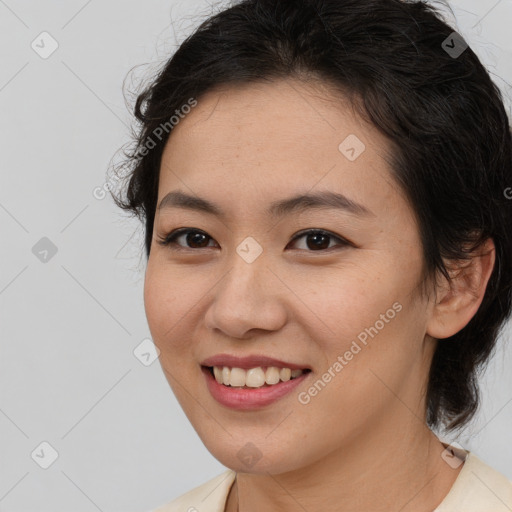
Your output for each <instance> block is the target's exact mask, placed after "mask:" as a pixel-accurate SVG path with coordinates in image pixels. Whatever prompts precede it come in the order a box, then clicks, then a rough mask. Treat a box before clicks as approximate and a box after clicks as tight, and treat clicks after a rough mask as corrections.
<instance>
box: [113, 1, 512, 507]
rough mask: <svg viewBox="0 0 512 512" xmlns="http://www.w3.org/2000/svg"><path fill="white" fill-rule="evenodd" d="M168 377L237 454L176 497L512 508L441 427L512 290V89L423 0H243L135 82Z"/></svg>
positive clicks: (188, 406)
mask: <svg viewBox="0 0 512 512" xmlns="http://www.w3.org/2000/svg"><path fill="white" fill-rule="evenodd" d="M135 114H136V116H137V118H138V119H139V121H140V122H141V130H140V132H139V134H138V136H137V138H136V140H135V146H134V148H133V150H132V152H131V153H130V154H129V158H128V160H127V161H126V162H125V163H124V165H125V166H128V168H129V170H130V174H129V181H128V183H127V186H126V189H125V190H124V191H123V192H124V195H123V197H117V198H116V201H117V204H118V205H119V206H121V207H122V208H125V209H127V210H129V211H131V212H133V213H134V214H137V215H138V216H139V217H140V218H141V220H143V221H144V222H145V230H146V236H145V244H146V246H145V248H146V255H147V256H148V261H147V269H146V276H145V289H144V300H145V310H146V315H147V319H148V323H149V327H150V330H151V334H152V336H153V340H154V342H155V344H156V345H157V347H158V348H159V350H160V363H161V366H162V369H163V371H164V372H165V375H166V378H167V379H168V382H169V384H170V386H171V388H172V390H173V392H174V393H175V395H176V397H177V399H178V401H179V403H180V405H181V406H182V407H183V410H184V412H185V413H186V415H187V417H188V418H189V420H190V422H191V423H192V426H193V427H194V429H195V430H196V431H197V433H198V435H199V436H200V438H201V439H202V441H203V442H204V444H205V446H206V447H207V449H208V450H209V451H210V452H211V453H212V454H213V456H214V457H216V458H217V459H218V460H219V461H220V462H221V463H222V464H223V465H225V466H226V467H227V468H229V470H227V471H226V472H225V473H224V474H222V475H219V476H218V477H217V478H215V479H214V480H212V481H210V482H207V483H205V484H204V485H202V486H200V487H199V488H196V489H194V490H192V491H191V492H189V493H187V494H185V495H183V496H182V497H180V498H178V499H177V500H175V501H173V502H172V503H170V504H168V505H167V506H164V507H162V508H159V509H158V511H159V512H164V511H166V512H170V511H178V510H179V511H185V510H189V511H194V510H199V511H201V512H204V511H212V512H213V511H227V512H233V511H240V512H252V511H256V510H258V511H259V510H269V511H273V510H279V511H291V510H307V511H316V510H329V511H331V510H336V511H343V512H345V511H391V510H393V511H398V510H400V511H401V512H410V511H414V512H423V511H432V510H434V509H435V510H436V511H438V512H441V511H442V512H448V511H456V510H457V511H459V510H464V511H465V512H473V511H486V512H488V511H493V512H497V511H502V510H503V511H505V510H511V509H512V484H511V482H509V481H508V480H507V479H506V478H505V476H504V475H502V474H500V473H499V472H497V471H495V470H494V469H492V468H490V467H489V466H487V465H486V464H485V463H484V462H482V461H481V460H480V459H478V457H477V456H476V455H474V454H473V453H469V452H467V451H466V450H464V449H462V448H458V447H451V446H447V445H446V444H444V443H442V442H441V441H440V439H439V438H438V437H437V435H436V434H435V433H434V432H433V429H440V428H445V429H446V430H447V431H455V430H457V429H460V428H461V427H462V426H464V425H466V424H467V423H468V421H469V420H470V419H471V418H472V416H473V415H474V413H475V411H476V409H477V406H478V403H479V402H478V388H477V386H476V371H477V370H478V369H479V368H481V367H482V365H483V364H484V363H485V362H486V361H487V360H488V358H489V356H490V354H491V353H492V349H493V347H494V346H495V342H496V339H497V337H498V334H499V333H500V330H501V328H502V326H503V324H504V322H505V321H506V319H507V318H508V316H509V315H510V311H511V286H510V285H511V281H512V238H511V236H510V226H512V202H511V201H510V199H509V198H508V197H507V192H506V191H507V187H510V185H511V183H512V143H511V133H510V127H509V120H508V119H507V115H506V113H505V110H504V107H503V103H502V98H501V95H500V93H499V91H498V89H497V88H496V87H495V85H494V84H493V83H492V81H491V80H490V78H489V75H488V73H487V72H486V70H485V69H484V67H483V66H482V64H481V63H480V62H479V60H478V59H477V57H476V56H475V54H474V53H473V51H472V50H471V49H470V48H469V47H468V46H467V45H466V43H465V42H464V40H463V39H462V38H461V37H460V36H458V35H457V34H456V33H455V32H453V30H452V29H451V28H450V27H449V26H448V25H447V24H446V23H445V22H444V21H442V20H441V18H440V15H439V14H438V13H437V12H436V11H435V10H434V9H433V8H432V7H429V6H427V5H425V4H424V3H421V2H402V1H399V0H344V1H340V0H309V1H306V0H302V1H294V2H292V1H284V0H278V1H276V0H245V1H242V2H239V3H237V4H236V5H233V6H232V7H230V8H228V9H226V10H224V11H222V12H220V13H219V14H217V15H215V16H213V17H212V18H211V19H209V20H207V21H205V22H204V23H203V24H202V25H201V26H200V27H199V28H198V29H197V30H196V31H195V33H194V34H193V35H192V36H190V37H189V38H188V39H187V40H186V41H185V42H184V43H183V44H182V45H181V46H180V48H179V49H178V51H177V52H176V53H175V55H173V57H172V58H171V59H170V60H169V62H168V63H166V65H165V67H164V68H163V69H162V70H161V72H160V73H159V74H158V76H157V78H156V79H155V80H154V82H153V83H152V84H151V85H150V86H149V87H148V88H147V89H146V90H145V91H144V92H143V93H142V94H141V95H140V96H139V97H138V100H137V103H136V108H135Z"/></svg>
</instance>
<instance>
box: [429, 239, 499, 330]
mask: <svg viewBox="0 0 512 512" xmlns="http://www.w3.org/2000/svg"><path fill="white" fill-rule="evenodd" d="M495 256H496V250H495V246H494V242H493V240H492V238H488V239H487V240H486V241H485V242H484V243H483V244H482V245H481V246H480V247H479V248H478V249H476V250H475V252H474V253H473V254H472V256H471V259H470V260H462V261H460V262H458V263H457V262H453V263H451V266H450V269H449V275H450V281H449V282H448V281H447V280H446V279H445V278H444V276H442V283H441V284H440V285H439V286H438V291H437V293H436V299H435V304H433V306H432V314H431V317H430V319H429V321H428V324H427V334H428V335H429V336H431V337H433V338H437V339H443V338H448V337H450V336H453V335H454V334H456V333H458V332H459V331H460V330H462V329H463V328H464V327H465V326H466V325H467V324H468V323H469V321H470V320H471V318H473V316H474V315H475V314H476V312H477V311H478V308H479V307H480V304H481V303H482V300H483V298H484V295H485V290H486V288H487V283H488V282H489V279H490V277H491V274H492V271H493V268H494V262H495Z"/></svg>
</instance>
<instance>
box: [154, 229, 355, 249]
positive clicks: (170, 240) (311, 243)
mask: <svg viewBox="0 0 512 512" xmlns="http://www.w3.org/2000/svg"><path fill="white" fill-rule="evenodd" d="M182 237H185V238H184V239H185V243H186V244H187V245H186V246H183V245H181V244H179V243H177V241H178V240H179V239H180V238H182ZM301 238H306V240H307V241H306V249H304V248H302V249H303V250H308V249H310V251H309V252H319V251H323V250H325V249H331V248H332V246H330V241H329V239H334V240H337V241H338V242H339V243H338V245H341V246H347V245H352V244H351V243H350V242H348V241H347V240H345V239H343V238H341V237H339V236H337V235H334V234H332V233H329V232H328V231H324V230H322V229H308V230H305V231H301V232H299V233H298V234H296V235H295V236H294V237H293V238H292V241H291V243H293V242H296V241H297V240H300V239H301ZM208 239H210V240H212V241H213V238H211V237H210V236H209V235H208V234H206V233H205V232H204V231H201V230H199V229H191V228H180V229H176V230H174V231H172V232H171V233H169V234H168V235H166V236H165V237H163V238H161V237H159V238H158V243H159V244H160V245H163V246H173V247H172V248H173V250H187V249H196V248H198V249H205V248H208V247H212V246H211V245H210V246H209V245H208ZM189 244H190V245H189ZM335 245H336V244H335Z"/></svg>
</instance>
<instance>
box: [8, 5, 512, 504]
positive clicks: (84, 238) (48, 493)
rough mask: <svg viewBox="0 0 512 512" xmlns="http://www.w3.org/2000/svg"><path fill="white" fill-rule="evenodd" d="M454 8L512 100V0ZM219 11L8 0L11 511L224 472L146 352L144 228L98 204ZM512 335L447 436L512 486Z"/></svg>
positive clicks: (182, 486) (120, 499)
mask: <svg viewBox="0 0 512 512" xmlns="http://www.w3.org/2000/svg"><path fill="white" fill-rule="evenodd" d="M219 5H227V3H226V2H224V3H220V4H219V3H217V4H215V6H214V8H215V9H218V8H219V7H218V6H219ZM451 6H452V7H453V9H454V11H455V14H456V18H457V23H458V25H457V26H456V28H457V30H458V31H459V32H460V33H462V35H463V36H464V37H465V38H466V40H467V41H468V42H469V43H470V45H471V46H472V48H473V49H474V50H475V51H476V53H477V54H478V55H479V56H480V57H481V59H482V60H483V61H484V63H485V64H486V66H487V68H488V69H489V71H490V72H491V73H492V74H493V76H494V77H495V80H496V83H497V84H498V85H499V86H500V88H501V89H502V90H503V92H504V93H505V94H506V95H507V97H508V98H510V96H511V88H510V85H507V84H510V83H511V82H512V36H511V31H510V21H512V0H499V1H498V0H458V1H454V2H452V3H451ZM211 12H212V5H211V2H208V1H206V0H194V1H192V0H187V1H177V0H146V1H144V2H143V1H140V0H139V1H135V0H122V1H121V0H108V1H101V2H100V1H99V0H89V1H86V0H68V1H66V2H64V1H57V0H53V1H50V0H48V1H41V0H39V1H36V0H24V1H22V0H5V1H0V43H1V66H0V112H1V115H0V133H1V141H2V143H1V151H0V169H1V170H0V227H1V243H0V257H1V265H0V329H1V331H0V344H1V345H0V346H1V349H0V433H1V435H0V461H1V463H0V510H1V511H12V512H22V511H23V512H27V511H34V512H35V511H37V512H50V511H52V512H53V511H56V510H68V511H72V512H94V511H96V510H100V511H104V512H107V511H112V512H114V511H116V512H117V511H119V512H120V511H125V512H138V511H140V512H144V511H148V510H150V509H152V508H154V507H156V506H157V505H160V504H162V503H165V502H168V501H170V500H171V499H172V498H174V497H175V496H177V495H179V494H182V493H183V492H185V491H186V490H189V489H191V488H192V487H194V486H196V485H198V484H200V483H202V482H204V481H206V480H207V479H209V478H211V477H213V476H215V475H216V474H218V473H220V472H221V471H223V470H224V469H225V468H224V467H223V466H222V465H221V464H220V463H219V462H218V461H217V460H215V459H214V458H213V457H212V456H211V455H210V453H209V452H208V451H207V450H206V448H205V447H204V446H203V444H202V443H201V441H200V439H199V438H198V437H197V435H196V433H195V431H194V430H193V428H192V427H191V425H190V424H189V423H188V420H187V419H186V417H185V415H184V413H183V412H182V411H181V409H180V407H179V405H178V404H177V402H176V400H175V398H174V396H173V394H172V392H171V390H170V388H169V386H168V384H167V381H166V380H165V378H164V376H163V373H162V371H161V368H160V365H159V363H158V361H154V362H153V364H148V360H147V359H148V357H149V356H144V357H145V359H144V357H142V356H141V355H140V354H141V353H145V352H147V350H146V348H145V347H146V345H144V344H143V345H142V346H140V345H141V343H148V341H145V342H144V340H146V339H147V338H149V337H150V333H149V329H148V326H147V323H146V318H145V314H144V305H143V295H142V287H143V279H144V266H145V260H144V255H143V254H142V238H141V234H142V230H141V226H139V224H138V223H137V221H136V220H134V219H130V218H129V217H128V216H127V215H126V214H125V213H123V212H121V211H120V210H118V209H117V208H116V207H115V205H114V204H113V202H112V200H111V199H110V196H109V195H108V194H107V195H106V196H105V197H104V198H103V199H102V198H101V197H99V198H98V196H101V194H98V193H97V194H94V191H95V190H97V188H98V187H100V188H101V187H102V186H103V185H104V184H105V181H106V179H107V177H106V173H107V170H108V168H109V165H110V164H111V159H112V158H113V157H114V155H115V153H116V151H117V150H118V149H119V148H120V147H121V146H122V145H123V144H124V143H125V142H127V141H128V140H129V125H130V123H131V121H132V118H131V112H130V111H129V110H128V109H127V107H126V105H125V100H124V97H123V92H122V84H123V80H124V79H125V77H126V76H127V74H128V72H129V71H130V70H131V69H132V68H134V66H137V67H136V68H135V69H134V70H133V72H132V76H133V77H134V78H137V79H140V78H144V77H147V76H150V73H151V70H152V69H154V66H156V65H159V64H160V63H161V62H163V61H164V60H166V59H167V58H169V56H170V55H171V54H172V53H173V52H174V51H175V49H176V47H177V44H179V43H180V42H181V41H183V39H184V38H185V37H186V36H187V35H188V34H189V33H190V32H191V31H192V30H193V28H194V27H195V26H197V25H198V24H199V23H200V22H201V21H202V20H203V19H204V17H205V16H207V15H209V14H210V13H211ZM57 45H58V46H57ZM52 51H53V53H51V52H52ZM50 53H51V54H50ZM144 64H150V65H149V66H139V65H144ZM130 83H131V82H130V80H127V88H128V90H129V89H130ZM136 83H137V80H134V84H135V85H136ZM129 99H130V98H129V97H128V100H129ZM507 101H508V100H507ZM507 109H508V111H509V113H510V103H509V102H507ZM482 122H485V120H482ZM510 185H511V186H512V182H511V184H510ZM510 337H511V330H510V326H508V330H507V331H506V334H505V335H504V336H503V337H502V339H501V341H500V344H499V349H498V351H497V353H496V356H495V358H494V359H493V360H492V362H491V364H490V366H489V369H488V371H487V372H486V373H485V374H484V375H483V376H482V379H481V386H482V390H483V406H482V408H481V410H480V411H479V414H478V416H477V418H476V419H475V421H474V422H473V423H472V424H471V426H470V427H468V428H467V429H466V430H465V431H464V433H463V434H462V435H461V436H459V437H458V438H457V439H453V438H452V439H450V440H451V441H457V442H459V443H460V444H461V445H463V446H464V447H465V448H468V449H471V450H473V451H475V452H476V453H477V455H478V456H479V457H480V458H482V459H483V460H484V461H486V462H487V463H489V464H490V465H492V466H493V467H495V468H496V469H497V470H499V471H501V472H502V473H504V474H505V475H506V476H508V478H510V479H512V443H511V442H510V441H511V432H512V428H511V426H512V372H511V371H510V368H511V367H512V349H511V346H510ZM139 346H140V347H139ZM138 347H139V348H138ZM137 354H138V355H139V357H137ZM42 443H43V444H42ZM55 457H57V458H56V459H55ZM44 466H48V467H47V468H46V469H45V468H44Z"/></svg>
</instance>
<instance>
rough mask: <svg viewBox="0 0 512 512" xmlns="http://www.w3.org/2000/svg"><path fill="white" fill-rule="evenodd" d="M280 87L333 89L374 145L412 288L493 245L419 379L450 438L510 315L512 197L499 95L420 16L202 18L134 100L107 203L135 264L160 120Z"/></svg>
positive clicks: (288, 2) (313, 2)
mask: <svg viewBox="0 0 512 512" xmlns="http://www.w3.org/2000/svg"><path fill="white" fill-rule="evenodd" d="M454 49H455V50H457V52H455V51H454ZM461 50H462V52H461ZM459 52H461V53H460V54H458V55H457V53H459ZM287 77H295V78H300V79H301V80H304V81H308V80H309V81H311V80H312V77H314V79H316V80H318V79H320V80H321V81H322V82H324V83H326V84H330V85H332V86H334V87H335V88H336V90H338V91H344V95H346V96H347V97H349V98H350V99H351V101H352V102H353V104H354V105H357V108H358V110H359V112H360V115H362V116H364V117H365V118H366V119H367V120H369V121H370V122H371V123H373V124H374V125H375V126H376V127H377V128H378V129H379V130H380V131H381V132H382V133H383V134H384V135H385V136H386V137H387V139H388V140H389V142H390V145H391V147H392V148H393V155H392V162H391V167H392V172H393V176H394V178H395V179H396V182H397V184H398V185H399V186H400V187H401V189H402V190H403V192H404V193H405V195H406V197H407V198H408V200H409V201H410V204H411V205H412V207H413V209H414V211H415V213H416V216H417V219H418V225H419V228H420V235H421V240H422V246H423V254H424V271H425V278H426V277H431V276H433V275H434V274H435V273H436V272H437V271H439V272H441V273H442V274H443V275H444V276H445V277H446V278H449V274H448V271H447V267H446V265H445V263H446V262H448V261H449V260H460V259H464V258H466V257H467V254H468V253H469V252H471V250H473V249H474V248H476V247H478V246H479V245H480V244H481V243H482V242H483V241H485V240H486V239H487V238H489V237H490V238H492V239H493V240H494V243H495V246H496V262H495V267H494V270H493V272H492V275H491V277H490V280H489V283H488V286H487V289H486V292H485V296H484V299H483V302H482V304H481V306H480V308H479V310H478V311H477V313H476V314H475V315H474V317H473V318H472V319H471V320H470V322H469V323H468V324H467V325H466V326H465V327H464V328H463V329H462V330H461V331H459V332H458V333H456V334H455V335H453V336H451V337H450V338H447V339H445V340H443V341H442V342H439V343H438V346H437V348H436V352H435V354H434V357H433V360H432V365H431V369H430V376H429V384H428V390H427V422H428V424H429V426H431V427H436V426H438V425H439V424H441V423H443V424H445V425H444V426H445V427H447V428H448V429H449V430H450V429H455V428H460V427H461V426H463V425H464V424H465V423H467V422H468V421H469V419H470V418H471V417H472V416H473V415H474V413H475V411H476V409H477V407H478V404H479V392H478V386H477V375H478V373H477V372H478V370H479V369H481V368H482V366H483V365H484V363H485V362H486V361H487V360H488V359H489V357H490V355H491V353H492V351H493V348H494V346H495V343H496V340H497V338H498V335H499V334H500V332H501V329H502V327H503V325H504V323H505V321H506V319H507V317H508V316H509V315H510V311H511V302H512V297H511V295H512V294H511V281H512V235H511V228H512V200H510V199H507V197H505V196H506V193H505V191H506V190H507V189H508V187H510V186H512V143H511V132H510V126H509V120H508V118H507V114H506V112H505V109H504V105H503V100H502V96H501V93H500V91H499V89H498V88H497V87H496V86H495V84H494V83H493V82H492V80H491V79H490V77H489V74H488V72H487V71H486V69H485V68H484V66H483V65H482V64H481V63H480V61H479V59H478V58H477V56H476V55H475V53H474V52H473V51H472V50H471V48H470V47H466V45H465V43H464V41H463V40H462V39H460V38H459V36H458V35H457V34H456V33H455V34H454V31H453V29H452V28H451V27H450V26H449V25H448V24H447V23H446V22H445V21H443V19H442V17H441V14H440V13H439V12H438V11H437V10H436V9H435V8H434V7H432V6H431V5H428V4H426V3H425V2H422V1H400V0H343V1H341V0H293V1H292V0H244V1H240V2H238V3H235V4H234V5H232V6H230V7H229V8H226V9H225V10H223V11H221V12H219V13H217V14H216V15H213V16H211V17H210V18H209V19H207V20H206V21H204V22H203V23H202V24H201V25H200V26H199V28H197V29H196V30H195V31H194V33H193V34H192V35H190V36H189V37H188V38H187V39H186V40H185V41H184V42H183V43H182V44H181V45H180V47H179V48H178V50H177V51H176V52H175V53H174V55H172V57H171V58H170V59H169V60H168V61H167V62H166V63H165V65H164V66H163V67H162V69H161V70H160V71H159V72H158V73H157V75H156V76H155V78H154V79H153V80H152V82H151V84H150V85H149V86H147V87H146V88H145V89H144V90H143V91H142V92H141V93H140V94H139V95H138V98H137V101H136V105H135V108H134V114H135V117H136V119H137V121H138V122H139V130H138V132H137V134H136V137H135V139H134V141H132V147H131V149H130V151H129V152H128V153H126V152H125V156H126V159H125V161H124V162H123V163H122V166H121V167H122V168H123V169H124V170H128V171H129V173H128V176H127V177H126V186H124V184H123V188H122V191H121V192H120V193H119V194H118V195H117V196H116V194H115V193H113V197H114V200H115V202H116V204H117V205H118V206H119V207H121V208H123V209H125V210H128V211H130V212H131V213H133V214H134V215H137V216H138V217H139V219H141V220H142V221H143V222H145V248H146V256H148V257H149V254H150V247H151V239H152V231H153V222H154V216H155V209H156V201H157V196H158V178H159V169H160V160H161V156H162V151H163V148H164V146H165V143H166V142H167V139H168V137H169V135H170V134H171V133H172V128H171V126H170V125H169V123H168V122H169V119H170V118H171V116H173V115H174V114H175V113H176V111H180V109H181V108H182V106H183V105H185V104H187V102H188V101H189V100H190V98H195V99H197V100H198V101H200V98H201V96H202V95H203V94H204V93H206V92H207V91H210V90H211V89H213V88H214V87H216V86H219V85H226V84H232V85H233V86H234V87H236V86H237V85H240V84H244V83H249V82H261V81H268V80H274V79H280V78H287ZM340 94H341V92H340ZM165 123H167V128H168V130H167V131H166V133H165V134H164V136H162V134H163V132H162V126H163V125H165ZM155 133H157V134H159V136H158V137H156V136H155ZM150 140H151V141H152V143H151V149H150V150H148V147H149V145H148V142H149V141H150ZM508 190H510V189H508ZM443 260H444V261H443Z"/></svg>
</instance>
